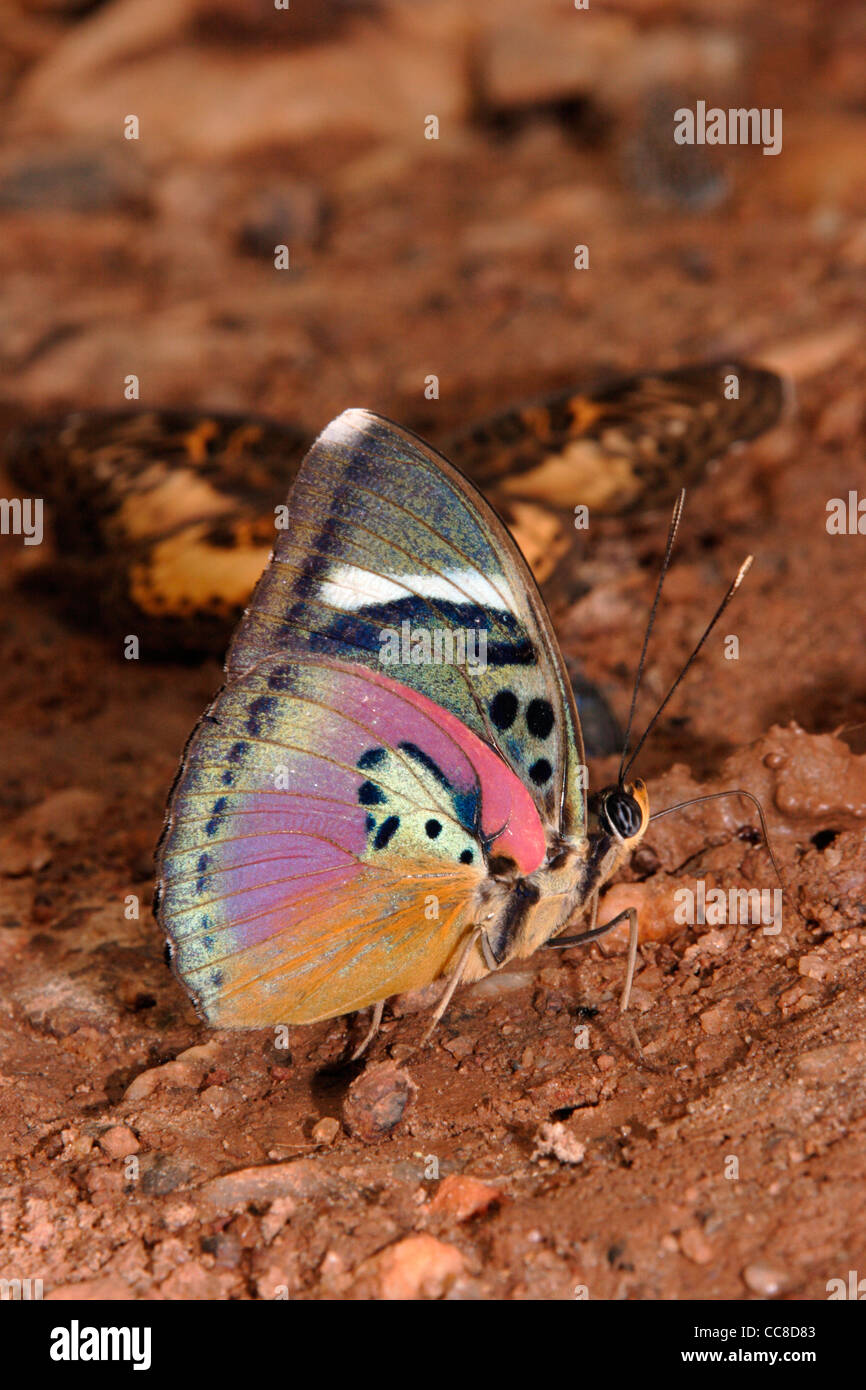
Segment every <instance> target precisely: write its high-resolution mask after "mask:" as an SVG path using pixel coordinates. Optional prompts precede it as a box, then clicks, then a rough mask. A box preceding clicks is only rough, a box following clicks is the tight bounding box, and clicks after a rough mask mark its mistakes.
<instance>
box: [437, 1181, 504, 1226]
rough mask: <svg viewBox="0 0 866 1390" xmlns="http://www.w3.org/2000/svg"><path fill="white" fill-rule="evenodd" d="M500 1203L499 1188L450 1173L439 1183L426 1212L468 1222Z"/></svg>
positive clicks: (500, 1194) (500, 1193) (500, 1192)
mask: <svg viewBox="0 0 866 1390" xmlns="http://www.w3.org/2000/svg"><path fill="white" fill-rule="evenodd" d="M501 1201H502V1191H501V1189H500V1188H498V1187H493V1186H492V1185H491V1184H490V1183H487V1182H482V1181H481V1180H480V1178H471V1177H468V1176H461V1175H460V1174H457V1173H452V1174H449V1176H448V1177H447V1178H443V1179H442V1181H441V1182H440V1184H439V1187H438V1188H437V1190H436V1195H435V1196H434V1198H433V1200H432V1202H431V1203H430V1206H429V1208H428V1210H429V1211H431V1212H444V1213H447V1215H448V1216H453V1217H454V1219H455V1220H456V1221H468V1220H469V1219H470V1218H471V1217H473V1216H478V1215H480V1214H481V1213H482V1212H485V1211H488V1210H489V1209H490V1207H492V1206H497V1205H498V1204H499V1203H500V1202H501Z"/></svg>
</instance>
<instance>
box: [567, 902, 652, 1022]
mask: <svg viewBox="0 0 866 1390" xmlns="http://www.w3.org/2000/svg"><path fill="white" fill-rule="evenodd" d="M597 916H598V895H597V894H596V897H595V900H594V903H593V911H592V921H593V922H594V921H595V920H596V918H597ZM626 917H627V918H628V964H627V966H626V972H625V985H624V986H623V991H622V997H621V998H620V1001H619V1011H620V1013H625V1011H626V1009H627V1008H628V1001H629V997H630V995H631V985H632V980H633V979H634V967H635V962H636V961H637V944H638V931H637V908H636V907H625V908H623V910H622V912H618V913H617V914H616V916H615V917H611V919H610V921H609V922H605V923H604V926H601V927H596V926H593V927H592V928H591V929H590V930H589V931H583V932H580V934H579V935H578V936H560V937H557V938H556V939H555V940H554V941H548V942H547V945H548V946H551V947H554V948H557V949H559V950H563V949H564V948H565V947H566V946H586V945H587V944H588V943H589V942H590V941H597V940H598V939H599V937H600V936H606V935H607V933H608V932H609V931H610V930H611V929H612V928H613V927H618V926H619V924H620V922H623V921H625V919H626Z"/></svg>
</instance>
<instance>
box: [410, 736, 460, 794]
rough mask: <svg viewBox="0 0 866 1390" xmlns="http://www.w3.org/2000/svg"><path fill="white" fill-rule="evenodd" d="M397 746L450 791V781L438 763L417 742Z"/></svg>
mask: <svg viewBox="0 0 866 1390" xmlns="http://www.w3.org/2000/svg"><path fill="white" fill-rule="evenodd" d="M398 747H399V748H400V751H401V752H402V753H405V754H406V755H407V756H408V757H410V758H414V760H415V762H416V763H420V764H421V766H422V767H425V768H426V769H427V771H428V772H429V773H430V774H431V775H432V776H433V777H435V778H436V781H437V782H438V783H439V785H440V787H444V788H445V790H446V791H449V792H450V791H451V783H450V782H449V781H448V778H447V777H446V776H445V773H444V772H443V771H442V769H441V767H440V766H439V764H438V763H435V762H434V761H433V759H432V758H431V757H430V755H429V753H425V752H424V749H423V748H419V747H418V745H417V743H401V744H399V745H398Z"/></svg>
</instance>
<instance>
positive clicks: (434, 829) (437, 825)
mask: <svg viewBox="0 0 866 1390" xmlns="http://www.w3.org/2000/svg"><path fill="white" fill-rule="evenodd" d="M424 829H425V830H426V831H427V835H428V837H429V838H430V839H431V840H435V839H436V837H437V835H441V833H442V822H441V820H432V819H431V820H428V822H427V824H426V825H425V826H424Z"/></svg>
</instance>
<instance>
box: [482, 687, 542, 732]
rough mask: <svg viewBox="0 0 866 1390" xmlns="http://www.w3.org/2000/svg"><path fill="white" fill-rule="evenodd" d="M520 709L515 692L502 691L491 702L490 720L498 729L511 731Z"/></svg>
mask: <svg viewBox="0 0 866 1390" xmlns="http://www.w3.org/2000/svg"><path fill="white" fill-rule="evenodd" d="M534 703H535V701H533V704H534ZM519 708H520V702H519V700H518V698H517V696H516V695H515V693H514V691H513V690H500V691H498V692H497V694H496V695H494V696H493V699H492V700H491V701H490V718H491V719H492V720H493V722H494V724H495V725H496V727H497V729H510V728H511V726H512V724H513V723H514V721H515V719H516V718H517V711H518V709H519Z"/></svg>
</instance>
